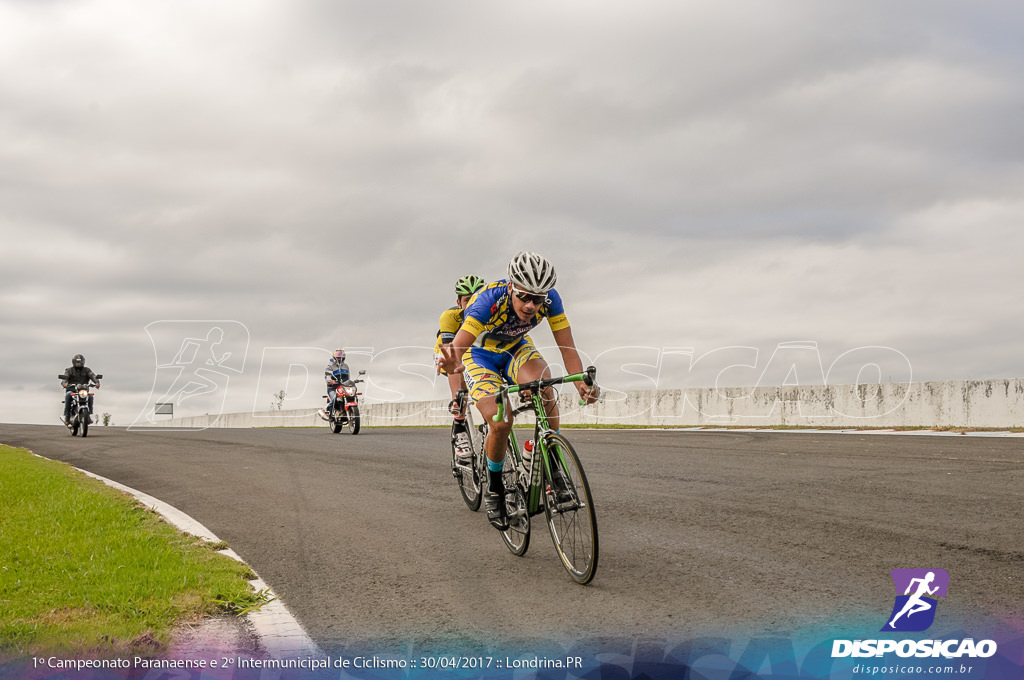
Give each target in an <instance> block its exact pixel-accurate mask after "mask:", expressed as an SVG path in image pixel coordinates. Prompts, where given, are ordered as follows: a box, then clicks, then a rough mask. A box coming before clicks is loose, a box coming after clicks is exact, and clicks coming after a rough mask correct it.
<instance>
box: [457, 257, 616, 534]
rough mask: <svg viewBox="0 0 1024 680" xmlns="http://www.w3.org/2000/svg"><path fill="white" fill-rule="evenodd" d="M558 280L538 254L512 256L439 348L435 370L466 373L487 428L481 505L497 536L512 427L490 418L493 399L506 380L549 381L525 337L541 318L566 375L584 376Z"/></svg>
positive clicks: (555, 419) (552, 410)
mask: <svg viewBox="0 0 1024 680" xmlns="http://www.w3.org/2000/svg"><path fill="white" fill-rule="evenodd" d="M556 279H557V277H556V275H555V268H554V267H553V266H552V265H551V263H550V262H548V261H547V260H546V259H545V258H544V257H542V256H541V255H538V254H537V253H529V252H519V253H516V255H515V257H513V258H512V260H511V261H510V262H509V263H508V278H507V279H503V280H501V281H496V282H495V283H491V284H489V285H488V286H486V287H485V288H484V289H483V290H481V291H480V292H479V293H477V294H476V296H475V297H474V298H473V300H472V302H471V303H470V305H469V307H468V308H467V309H466V311H465V317H466V318H465V320H464V321H463V323H462V327H461V328H460V329H459V332H458V333H456V335H455V339H454V340H452V342H451V344H450V345H447V346H445V347H442V348H440V349H441V355H442V358H441V359H440V360H439V366H440V367H441V368H443V369H444V370H445V371H447V372H448V374H449V375H451V374H455V373H460V372H463V371H464V372H465V374H466V376H467V382H469V386H470V390H471V392H470V394H471V397H472V399H473V401H474V403H475V404H476V407H477V409H478V410H479V411H480V415H482V416H483V417H484V419H485V422H487V423H490V426H491V427H490V429H489V430H488V432H487V439H486V440H485V442H484V449H485V451H486V452H487V470H488V475H487V477H488V489H487V494H486V496H485V501H486V503H487V519H488V520H489V521H490V523H491V524H492V525H493V526H494V527H495V528H497V529H500V530H502V531H504V530H505V529H507V528H508V515H507V513H506V509H505V502H504V498H505V482H504V480H503V479H502V475H501V470H502V467H503V465H504V461H505V443H506V442H507V441H508V436H509V432H510V430H511V429H512V423H511V421H500V422H497V423H495V422H493V421H492V420H491V419H492V418H493V417H494V416H495V415H496V414H497V412H498V405H497V403H495V400H494V399H493V396H494V395H495V394H496V393H497V392H498V390H499V388H500V387H501V385H502V384H503V382H505V381H507V382H509V383H511V384H518V383H526V382H532V381H534V380H540V379H545V378H550V377H551V372H550V370H549V368H548V364H547V362H546V361H544V358H543V357H542V356H541V355H540V352H538V351H537V348H536V347H534V345H533V341H532V340H531V339H530V336H529V335H527V333H528V332H529V331H530V330H532V329H533V328H535V327H536V326H537V325H538V324H539V323H540V322H541V321H542V320H543V319H545V318H546V319H547V320H548V325H550V327H551V333H552V335H553V336H554V338H555V342H556V343H557V344H558V349H559V352H561V354H562V363H563V364H564V366H565V370H566V372H567V373H569V374H572V373H580V372H582V371H583V362H582V361H580V356H579V352H577V350H576V343H575V342H574V341H573V337H572V330H571V329H570V328H569V321H568V320H567V319H566V317H565V310H564V309H563V307H562V298H561V297H560V296H559V295H558V292H557V291H556V290H555V281H556ZM480 336H483V337H482V338H481V342H480V343H478V344H477V345H475V346H474V342H475V341H476V340H477V338H478V337H480ZM573 384H574V385H575V386H576V389H577V390H578V391H579V393H580V397H581V398H582V399H583V400H584V401H585V402H586V403H588V404H592V403H594V402H595V401H597V394H598V390H597V386H596V385H595V386H593V387H587V386H586V385H585V384H584V383H582V382H576V383H573ZM488 396H490V397H492V398H487V397H488ZM543 397H544V407H545V410H546V412H547V415H548V422H549V424H550V425H551V427H552V428H553V429H555V430H558V427H559V416H558V404H557V402H556V400H555V395H554V390H553V389H551V388H548V389H546V390H545V391H544V393H543Z"/></svg>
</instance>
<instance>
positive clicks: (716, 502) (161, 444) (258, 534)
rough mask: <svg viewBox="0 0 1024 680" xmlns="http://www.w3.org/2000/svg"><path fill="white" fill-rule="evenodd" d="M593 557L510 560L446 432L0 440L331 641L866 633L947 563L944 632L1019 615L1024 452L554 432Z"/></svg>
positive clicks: (857, 440) (788, 438)
mask: <svg viewBox="0 0 1024 680" xmlns="http://www.w3.org/2000/svg"><path fill="white" fill-rule="evenodd" d="M567 432H568V435H569V437H570V438H571V440H572V441H573V443H574V444H575V445H576V448H577V450H578V451H579V452H580V454H581V457H582V459H583V462H584V465H585V468H586V470H587V474H588V476H589V478H590V482H591V486H592V489H593V494H594V501H595V506H596V510H597V515H598V524H599V527H600V537H601V557H600V565H599V568H598V573H597V576H596V578H595V580H594V582H593V583H592V584H591V585H589V586H578V585H575V584H573V583H572V582H571V581H570V580H569V578H568V576H567V575H566V574H565V572H564V571H563V570H562V567H561V566H560V565H559V563H558V561H557V558H556V556H555V554H554V550H553V548H552V546H551V543H550V539H549V537H548V536H547V534H546V532H545V530H544V526H543V524H541V523H535V524H534V529H535V532H536V533H535V534H534V536H533V540H532V541H531V546H530V549H529V551H528V552H527V554H526V555H525V556H524V557H521V558H517V557H515V556H513V555H512V554H511V553H509V552H508V551H507V550H506V548H505V547H504V545H503V544H502V542H501V540H500V537H499V536H498V534H497V532H495V531H494V530H493V529H491V528H490V527H489V525H488V524H487V523H486V520H485V518H484V516H483V513H482V512H480V513H472V512H470V511H469V510H468V509H467V508H466V507H465V506H464V505H463V503H462V501H461V499H460V497H459V495H458V490H457V488H456V486H455V483H454V481H453V480H452V478H451V475H450V472H449V470H448V464H447V463H448V456H449V452H448V448H447V447H448V445H447V432H446V431H445V430H443V429H374V428H370V429H366V430H364V431H363V432H362V433H360V434H359V435H358V436H351V435H348V434H342V435H331V434H329V433H328V432H327V431H326V430H322V429H290V430H284V429H268V430H219V429H216V430H215V429H211V430H206V431H202V432H175V431H149V432H137V431H126V430H124V429H117V428H93V430H92V431H91V432H90V436H89V437H88V438H87V439H81V438H78V437H76V438H72V437H70V436H69V435H68V433H67V432H66V430H64V429H63V428H61V427H60V426H56V427H49V426H31V425H0V442H2V443H5V444H10V445H15V446H23V447H26V448H29V449H31V450H33V451H35V452H36V453H38V454H40V455H42V456H45V457H47V458H52V459H56V460H62V461H66V462H68V463H71V464H73V465H75V466H77V467H80V468H83V469H86V470H89V471H91V472H94V473H96V474H99V475H102V476H105V477H108V478H110V479H113V480H116V481H118V482H121V483H122V484H126V485H128V486H130V487H133V488H135V489H138V490H140V491H144V492H145V493H148V494H150V495H152V496H155V497H157V498H160V499H161V500H164V501H166V502H168V503H171V504H172V505H174V506H176V507H178V508H179V509H181V510H182V511H184V512H186V513H188V514H189V515H191V516H192V517H194V518H195V519H197V520H198V521H199V522H201V523H203V524H205V525H206V526H207V527H209V528H210V529H211V530H212V531H213V532H214V533H216V534H217V535H218V536H220V537H221V538H222V539H224V540H225V541H227V542H228V544H229V545H230V546H231V547H232V548H233V549H234V550H235V551H236V552H238V553H239V554H240V555H241V556H242V557H243V559H245V560H246V561H247V562H248V563H249V564H250V565H252V567H253V568H254V569H255V570H256V571H257V572H258V573H259V574H260V576H262V577H263V579H264V580H265V581H267V582H268V583H269V584H270V585H271V586H272V587H273V588H274V590H275V591H276V592H277V593H278V594H279V595H280V596H281V598H282V599H283V600H284V601H285V603H286V604H287V605H288V607H289V608H290V609H291V610H292V612H293V613H294V614H295V615H296V616H297V618H298V619H299V620H300V621H301V623H302V624H303V625H304V627H305V628H306V629H307V631H308V632H309V633H310V635H311V636H312V638H313V639H314V640H315V641H316V642H317V643H318V644H320V645H321V646H322V647H323V648H325V649H331V650H333V649H342V648H344V647H345V646H347V645H372V644H382V645H387V644H394V643H396V642H399V641H414V642H418V643H420V644H453V645H454V644H466V645H474V644H479V643H481V642H486V641H492V642H493V641H494V640H502V641H507V642H526V641H535V642H536V641H542V640H550V641H555V642H561V641H566V640H568V641H571V640H578V639H582V638H585V637H589V638H595V637H596V638H614V639H618V640H622V639H650V638H660V639H678V638H687V637H692V636H700V635H705V636H706V635H709V634H715V633H721V634H731V635H737V634H743V633H749V634H755V635H756V634H761V635H764V634H772V635H786V634H794V633H795V632H798V631H800V630H806V629H808V628H815V627H817V628H820V629H825V628H829V627H831V628H835V627H836V626H845V627H851V628H857V627H858V626H859V627H861V628H859V629H860V630H862V631H863V633H864V634H872V631H877V630H878V629H879V628H880V627H881V626H882V625H883V624H884V623H885V617H886V616H887V615H888V614H889V612H890V609H891V608H892V603H893V597H894V592H893V584H892V581H891V579H890V578H889V576H888V572H889V570H891V569H895V568H907V567H911V568H942V569H945V570H947V571H948V572H949V573H950V577H951V582H950V590H949V596H948V597H947V598H946V599H947V601H946V602H944V603H943V605H942V613H943V620H944V621H945V622H946V624H947V625H954V622H961V621H962V622H969V621H975V620H982V619H999V618H1001V619H1004V620H1006V619H1009V618H1010V617H1019V615H1020V612H1021V611H1024V578H1022V574H1024V570H1022V568H1024V538H1022V527H1024V438H992V437H967V436H961V437H939V436H892V435H879V434H842V435H839V434H822V433H813V432H807V433H751V432H728V431H718V432H683V431H611V430H568V431H567Z"/></svg>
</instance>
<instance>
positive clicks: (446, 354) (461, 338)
mask: <svg viewBox="0 0 1024 680" xmlns="http://www.w3.org/2000/svg"><path fill="white" fill-rule="evenodd" d="M475 340H476V336H475V335H473V334H472V333H470V332H469V331H467V330H465V329H460V330H459V332H458V333H456V334H455V339H454V340H452V341H451V343H450V344H448V345H441V358H440V359H439V360H438V362H437V365H438V367H439V368H443V369H444V370H445V373H447V374H448V375H454V374H456V373H462V372H463V371H464V370H466V367H465V366H463V365H462V355H463V354H465V353H466V350H467V349H469V348H470V347H472V346H473V342H474V341H475Z"/></svg>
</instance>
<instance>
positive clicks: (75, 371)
mask: <svg viewBox="0 0 1024 680" xmlns="http://www.w3.org/2000/svg"><path fill="white" fill-rule="evenodd" d="M90 381H91V382H92V383H94V384H95V385H96V387H99V386H100V381H99V378H98V377H97V375H96V374H95V373H93V372H92V370H91V369H89V368H86V367H85V357H84V356H82V355H81V354H76V355H75V356H73V357H71V366H69V367H68V368H65V369H64V375H62V376H61V377H60V384H61V387H63V388H64V423H65V424H67V422H68V421H69V420H70V419H71V390H70V388H69V385H88V384H89V382H90ZM92 401H93V399H92V394H91V393H90V394H89V412H90V413H92Z"/></svg>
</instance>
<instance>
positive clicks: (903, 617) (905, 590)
mask: <svg viewBox="0 0 1024 680" xmlns="http://www.w3.org/2000/svg"><path fill="white" fill-rule="evenodd" d="M889 575H890V576H892V581H893V584H894V585H895V586H896V603H895V604H894V605H893V608H892V614H890V615H889V622H888V623H887V624H885V626H884V627H883V628H882V630H883V631H892V630H895V631H902V632H919V631H922V630H928V628H929V627H930V626H931V625H932V622H934V621H935V608H936V606H937V605H938V599H937V598H939V597H946V590H947V589H948V588H949V574H948V573H947V572H946V570H945V569H893V570H892V571H890V572H889ZM901 593H902V594H901Z"/></svg>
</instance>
